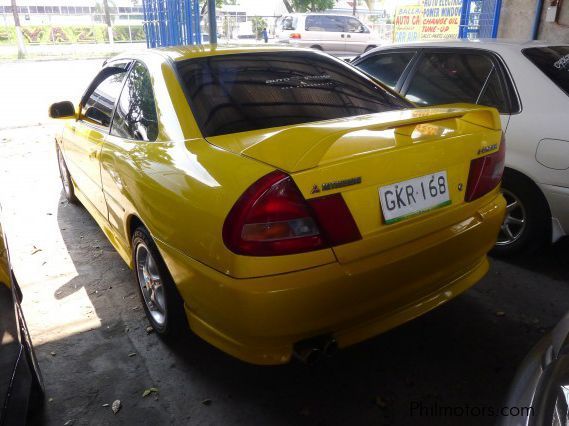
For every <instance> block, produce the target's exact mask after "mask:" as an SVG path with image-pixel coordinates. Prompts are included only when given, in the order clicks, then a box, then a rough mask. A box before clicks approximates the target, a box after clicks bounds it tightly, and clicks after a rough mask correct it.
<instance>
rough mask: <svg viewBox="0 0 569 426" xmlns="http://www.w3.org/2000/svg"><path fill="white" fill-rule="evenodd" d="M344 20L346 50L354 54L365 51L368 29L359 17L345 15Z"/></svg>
mask: <svg viewBox="0 0 569 426" xmlns="http://www.w3.org/2000/svg"><path fill="white" fill-rule="evenodd" d="M344 19H345V20H346V21H345V22H346V37H345V38H346V50H347V51H349V52H353V53H356V54H358V55H359V54H360V53H363V52H365V50H366V47H367V46H368V45H369V41H370V35H371V33H370V31H369V29H368V28H367V27H366V26H365V25H364V24H362V23H361V22H360V20H359V19H356V18H352V17H351V16H347V17H345V18H344Z"/></svg>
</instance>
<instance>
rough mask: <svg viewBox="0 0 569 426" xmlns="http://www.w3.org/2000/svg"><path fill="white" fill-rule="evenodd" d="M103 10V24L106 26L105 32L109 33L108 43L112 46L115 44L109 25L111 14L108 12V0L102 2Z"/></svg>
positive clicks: (111, 28)
mask: <svg viewBox="0 0 569 426" xmlns="http://www.w3.org/2000/svg"><path fill="white" fill-rule="evenodd" d="M103 9H104V12H105V23H106V24H107V32H108V33H109V43H110V44H113V43H114V42H115V38H114V36H113V27H112V25H111V13H110V12H109V2H108V0H103Z"/></svg>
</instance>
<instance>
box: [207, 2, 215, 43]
mask: <svg viewBox="0 0 569 426" xmlns="http://www.w3.org/2000/svg"><path fill="white" fill-rule="evenodd" d="M207 17H208V20H209V42H210V44H217V20H216V19H217V18H216V16H215V0H209V1H208V2H207Z"/></svg>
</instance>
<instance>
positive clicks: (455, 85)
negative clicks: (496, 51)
mask: <svg viewBox="0 0 569 426" xmlns="http://www.w3.org/2000/svg"><path fill="white" fill-rule="evenodd" d="M493 69H494V65H493V63H492V61H491V60H490V58H488V57H487V56H485V55H481V54H476V53H448V52H447V53H436V52H434V53H428V52H427V53H426V54H425V55H424V57H423V58H422V59H421V62H420V63H419V65H418V68H417V70H416V73H415V75H414V76H413V79H412V81H411V83H410V85H409V88H408V90H407V93H406V94H405V97H406V98H407V99H409V100H410V101H412V102H415V103H417V104H419V105H439V104H449V103H456V102H468V103H476V101H477V100H478V98H479V95H480V92H481V90H482V88H483V87H484V83H485V82H486V80H487V79H488V77H489V76H490V73H491V72H492V70H493Z"/></svg>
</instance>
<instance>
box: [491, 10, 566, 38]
mask: <svg viewBox="0 0 569 426" xmlns="http://www.w3.org/2000/svg"><path fill="white" fill-rule="evenodd" d="M536 5H537V0H503V1H502V12H501V14H500V28H499V30H498V37H500V38H514V39H522V40H529V39H531V37H532V27H533V21H534V16H535V8H536ZM548 5H549V1H548V0H545V1H544V2H543V9H542V11H541V20H540V24H539V32H538V37H537V38H538V39H539V40H547V41H550V42H554V43H569V0H568V1H566V2H565V3H564V4H562V5H561V9H560V11H559V15H558V18H557V22H545V15H546V13H547V7H548Z"/></svg>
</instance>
